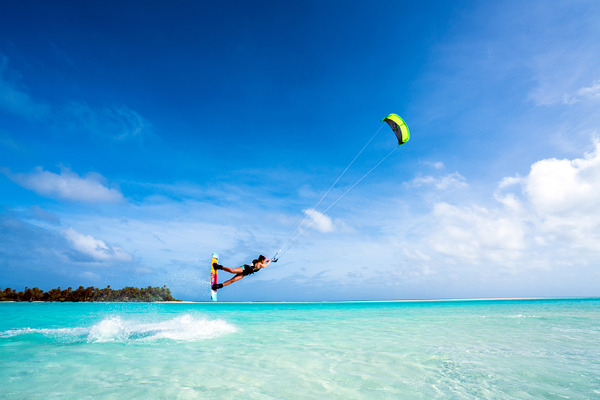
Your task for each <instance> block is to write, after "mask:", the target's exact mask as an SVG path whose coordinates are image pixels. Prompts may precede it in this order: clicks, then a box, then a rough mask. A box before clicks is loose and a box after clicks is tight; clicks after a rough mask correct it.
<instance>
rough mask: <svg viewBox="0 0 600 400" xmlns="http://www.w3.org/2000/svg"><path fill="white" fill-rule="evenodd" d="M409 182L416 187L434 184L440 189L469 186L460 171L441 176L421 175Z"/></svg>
mask: <svg viewBox="0 0 600 400" xmlns="http://www.w3.org/2000/svg"><path fill="white" fill-rule="evenodd" d="M409 184H410V185H412V186H415V187H419V186H433V187H435V188H436V189H438V190H446V189H460V188H464V187H467V186H468V184H467V182H466V179H465V177H464V176H462V175H461V174H459V173H458V172H454V173H452V174H448V175H444V176H440V177H433V176H430V175H426V176H419V177H416V178H414V179H413V180H412V181H411V182H410V183H409Z"/></svg>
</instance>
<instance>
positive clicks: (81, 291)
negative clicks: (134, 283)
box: [0, 285, 177, 302]
mask: <svg viewBox="0 0 600 400" xmlns="http://www.w3.org/2000/svg"><path fill="white" fill-rule="evenodd" d="M0 301H72V302H85V301H88V302H94V301H97V302H113V301H115V302H116V301H130V302H150V301H177V300H175V299H174V298H173V296H172V295H171V290H170V289H169V288H167V286H166V285H165V286H163V287H152V286H148V287H147V288H141V289H140V288H136V287H129V286H128V287H124V288H123V289H116V290H115V289H111V288H110V285H108V286H107V287H106V288H104V289H100V288H95V287H93V286H90V287H87V288H84V287H83V286H79V288H78V289H75V290H73V289H72V288H71V287H69V288H68V289H65V290H61V289H60V287H58V288H56V289H50V290H48V291H47V292H45V291H43V290H40V289H38V288H37V287H35V288H33V289H31V288H28V287H25V290H23V291H21V292H17V291H16V290H14V289H11V288H6V289H4V290H0Z"/></svg>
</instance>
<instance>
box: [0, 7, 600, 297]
mask: <svg viewBox="0 0 600 400" xmlns="http://www.w3.org/2000/svg"><path fill="white" fill-rule="evenodd" d="M599 20H600V4H599V3H598V2H596V1H555V2H552V3H551V4H548V3H544V4H542V3H539V2H535V1H503V2H487V1H461V2H445V1H429V2H421V3H419V4H416V3H414V2H401V1H389V2H388V1H379V2H375V3H374V2H367V1H350V2H344V3H343V4H342V3H339V2H333V1H286V2H277V1H258V2H240V1H220V2H207V1H199V2H183V1H181V2H170V3H169V4H166V3H165V2H158V1H157V2H142V1H127V2H124V4H118V5H117V4H116V3H111V2H108V3H107V2H99V1H93V2H87V3H86V4H85V5H81V4H79V3H78V4H77V5H76V6H75V3H73V2H69V1H56V2H51V3H49V2H41V1H22V2H18V3H14V2H13V3H12V4H8V5H6V6H4V7H3V12H2V14H1V15H0V193H1V194H0V285H1V287H2V288H4V287H7V286H9V287H13V288H17V289H22V288H23V287H24V286H29V287H34V286H38V287H40V288H42V289H49V288H52V287H56V286H61V287H63V288H64V287H67V286H73V287H77V286H79V285H83V286H88V285H94V286H102V287H104V286H105V285H111V286H112V287H122V286H125V285H133V286H147V285H163V284H166V285H167V286H169V287H170V288H171V289H172V291H173V293H174V295H175V296H176V297H178V298H181V299H185V300H207V299H208V297H209V290H208V279H209V278H208V276H207V274H208V265H209V263H210V256H211V254H212V252H218V253H219V254H220V255H221V263H222V264H224V265H227V266H232V267H235V266H239V265H241V264H243V263H248V262H249V261H251V260H252V259H253V258H255V257H256V256H257V255H258V254H265V255H267V256H272V255H273V254H274V253H275V252H276V251H277V249H278V248H279V247H280V246H281V244H283V243H284V242H285V241H286V240H287V239H288V238H289V237H290V236H291V235H293V232H294V229H295V228H296V227H297V226H298V224H299V223H300V222H301V221H302V220H303V219H304V217H305V216H307V215H309V216H310V215H312V216H315V215H316V216H317V219H316V220H315V221H314V223H313V224H312V225H311V226H310V227H309V228H307V229H306V231H305V232H304V233H303V234H302V235H301V236H299V237H298V239H297V240H295V241H294V242H293V243H292V245H291V246H290V247H289V249H287V250H286V252H285V253H284V254H283V255H282V257H281V260H280V262H278V263H276V264H273V265H272V266H270V267H269V268H268V269H266V270H264V271H261V272H260V273H258V274H255V275H253V276H251V277H248V278H245V279H243V280H242V281H240V282H237V283H236V284H235V285H233V286H230V287H227V288H225V289H223V290H222V291H221V292H220V299H222V300H228V301H251V300H269V301H271V300H273V301H293V300H371V299H372V300H379V299H415V298H416V299H422V298H467V297H528V296H597V295H599V294H600V293H598V287H599V286H598V282H600V270H599V267H600V246H598V243H600V211H599V210H600V138H599V136H598V126H600V125H599V123H600V112H599V111H600V109H599V107H600V24H598V21H599ZM389 113H397V114H399V115H401V116H402V117H403V118H404V119H405V120H406V121H407V123H408V125H409V127H410V129H411V134H412V136H411V140H410V141H409V142H408V143H407V144H406V145H404V146H402V147H401V148H400V149H399V150H397V151H395V152H394V153H393V154H392V156H390V157H389V158H388V159H386V160H385V162H384V163H382V164H381V166H379V167H378V168H377V169H376V170H375V171H374V172H373V173H372V174H371V175H369V176H368V178H366V179H365V180H364V181H362V182H361V183H360V184H359V185H358V186H356V188H355V189H354V190H352V191H351V192H350V193H349V194H348V195H347V196H345V197H344V198H343V199H342V200H341V201H340V202H339V203H338V204H336V205H335V207H334V208H332V209H331V210H330V211H329V212H328V213H327V215H325V216H322V217H318V216H319V214H316V213H315V212H313V210H311V207H312V206H314V204H315V203H316V202H317V201H318V200H319V198H320V197H321V196H322V195H323V193H325V191H326V190H327V189H328V188H329V187H330V185H331V184H332V183H333V181H334V180H335V178H336V177H337V176H338V175H339V174H340V173H341V172H342V171H343V169H344V168H345V167H346V165H348V163H349V162H350V161H351V160H352V158H353V157H354V156H355V155H356V154H357V152H358V151H359V150H360V149H361V148H362V146H363V145H364V144H365V143H366V142H367V140H369V138H370V137H371V136H372V135H373V134H374V133H375V132H377V131H378V130H379V129H380V128H382V125H384V124H383V123H382V122H380V121H381V119H382V118H383V117H384V116H386V115H387V114H389ZM394 143H395V137H394V135H393V134H392V132H391V131H390V130H389V128H387V126H383V128H382V129H381V130H380V132H379V133H378V134H377V136H376V137H375V139H374V141H373V142H372V143H371V144H370V145H369V147H368V148H367V149H366V150H365V152H364V153H363V154H362V155H361V157H360V158H359V159H358V160H357V161H356V163H355V164H354V165H353V166H352V168H351V169H350V170H348V172H347V173H346V175H345V176H344V177H343V179H342V180H340V182H339V183H338V185H337V186H336V187H335V188H334V189H333V190H332V192H331V193H330V194H329V195H328V196H327V197H326V199H325V200H324V201H323V203H322V204H321V205H320V206H319V208H318V209H317V211H323V210H325V209H326V208H327V207H328V206H329V205H330V204H331V203H332V202H333V201H335V199H336V198H338V197H339V196H340V195H341V194H342V193H344V191H345V190H346V189H347V188H348V187H349V186H350V185H352V184H353V183H354V182H355V181H356V180H357V179H359V178H360V177H361V176H363V174H364V173H365V172H367V171H368V170H369V169H370V168H371V167H372V166H373V165H374V164H375V163H376V162H377V161H378V160H380V159H381V158H382V157H383V156H385V155H386V154H388V152H389V151H390V149H393V148H394V146H395V144H394ZM311 218H312V217H309V221H311ZM224 275H226V274H225V273H223V274H222V275H221V277H223V276H224ZM220 280H222V279H220Z"/></svg>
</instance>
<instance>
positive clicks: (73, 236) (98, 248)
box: [63, 228, 133, 262]
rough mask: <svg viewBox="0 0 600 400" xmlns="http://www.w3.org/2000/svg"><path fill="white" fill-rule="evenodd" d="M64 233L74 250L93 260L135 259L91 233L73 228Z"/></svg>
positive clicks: (127, 260)
mask: <svg viewBox="0 0 600 400" xmlns="http://www.w3.org/2000/svg"><path fill="white" fill-rule="evenodd" d="M63 235H64V237H65V238H66V239H67V240H68V241H69V243H70V244H71V246H72V247H73V249H74V250H76V251H78V252H80V253H82V254H84V255H86V256H88V257H89V258H90V260H91V261H97V262H109V261H120V262H131V261H132V260H133V257H132V256H131V255H130V254H129V253H127V252H126V251H124V250H123V249H121V248H119V247H111V246H109V245H107V244H106V243H105V242H103V241H102V240H99V239H96V238H94V237H93V236H91V235H84V234H82V233H79V232H77V231H76V230H75V229H73V228H69V229H67V230H65V231H64V232H63Z"/></svg>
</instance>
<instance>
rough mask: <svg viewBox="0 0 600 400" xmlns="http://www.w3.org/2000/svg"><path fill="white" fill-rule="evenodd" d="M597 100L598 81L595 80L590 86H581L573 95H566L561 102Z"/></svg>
mask: <svg viewBox="0 0 600 400" xmlns="http://www.w3.org/2000/svg"><path fill="white" fill-rule="evenodd" d="M597 100H600V81H595V82H594V83H593V84H592V85H591V86H587V87H582V88H581V89H579V90H577V91H576V92H575V94H574V95H566V96H565V98H564V99H563V103H565V104H574V103H577V102H580V101H597Z"/></svg>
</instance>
